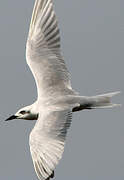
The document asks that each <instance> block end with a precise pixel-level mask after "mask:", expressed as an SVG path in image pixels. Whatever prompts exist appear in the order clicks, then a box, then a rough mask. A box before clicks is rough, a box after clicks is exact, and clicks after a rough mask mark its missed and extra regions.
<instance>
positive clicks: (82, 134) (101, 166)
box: [0, 0, 124, 180]
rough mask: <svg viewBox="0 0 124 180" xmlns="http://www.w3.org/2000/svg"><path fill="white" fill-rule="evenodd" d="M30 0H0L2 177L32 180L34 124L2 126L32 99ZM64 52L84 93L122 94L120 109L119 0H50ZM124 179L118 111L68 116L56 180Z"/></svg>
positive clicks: (122, 22)
mask: <svg viewBox="0 0 124 180" xmlns="http://www.w3.org/2000/svg"><path fill="white" fill-rule="evenodd" d="M33 3H34V1H33V0H21V1H17V0H11V1H10V0H4V1H0V179H1V180H37V177H36V175H35V172H34V169H33V165H32V160H31V156H30V152H29V145H28V137H29V133H30V131H31V129H32V127H33V126H34V122H26V121H23V120H22V121H21V120H20V121H12V122H10V123H9V122H8V123H7V122H4V120H5V119H6V118H8V117H9V116H10V115H11V114H13V113H15V112H16V111H17V110H18V109H20V107H22V106H25V105H29V104H32V102H33V101H35V99H36V87H35V81H34V79H33V76H32V74H31V72H30V70H29V68H28V66H27V65H26V62H25V43H26V38H27V34H28V27H29V22H30V18H31V12H32V8H33ZM55 9H56V13H57V16H58V19H59V26H60V28H61V39H62V51H63V54H64V57H65V60H66V63H67V65H68V69H69V71H70V72H71V78H72V86H73V88H75V89H76V90H78V91H79V92H80V94H82V95H95V94H100V93H105V92H111V91H116V90H121V91H122V92H123V93H122V94H121V95H119V96H118V97H116V98H114V100H115V101H117V102H119V103H122V104H124V103H123V102H124V1H123V0H68V1H67V0H62V1H60V0H55ZM67 179H68V180H78V179H79V180H124V106H122V107H121V108H115V109H104V110H94V111H84V112H79V113H76V114H74V116H73V123H72V126H71V128H70V131H69V133H68V138H67V144H66V148H65V152H64V156H63V159H62V160H61V161H60V163H59V165H58V166H57V169H56V171H55V180H67Z"/></svg>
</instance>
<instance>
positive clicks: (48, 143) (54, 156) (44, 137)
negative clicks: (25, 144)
mask: <svg viewBox="0 0 124 180" xmlns="http://www.w3.org/2000/svg"><path fill="white" fill-rule="evenodd" d="M71 117H72V113H71V111H70V110H69V109H67V110H62V111H51V110H45V111H43V112H41V113H40V114H39V118H38V120H37V122H36V125H35V127H34V129H33V130H32V132H31V134H30V140H29V143H30V151H31V155H32V159H33V164H34V168H35V171H36V173H37V176H38V178H39V180H47V179H49V178H51V177H53V176H54V169H55V167H56V165H57V164H58V161H59V160H60V159H61V157H62V154H63V151H64V145H65V138H66V133H67V130H68V128H69V127H70V124H71Z"/></svg>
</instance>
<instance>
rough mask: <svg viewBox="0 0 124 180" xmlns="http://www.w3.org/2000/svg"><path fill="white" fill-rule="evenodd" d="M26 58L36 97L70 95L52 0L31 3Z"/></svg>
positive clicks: (68, 80)
mask: <svg viewBox="0 0 124 180" xmlns="http://www.w3.org/2000/svg"><path fill="white" fill-rule="evenodd" d="M26 58H27V63H28V65H29V67H30V68H31V71H32V73H33V75H34V78H35V80H36V84H37V89H38V97H41V96H42V97H43V96H45V95H46V96H50V95H51V93H55V92H56V93H57V92H60V93H64V92H65V93H66V91H68V90H69V91H72V88H71V84H70V79H69V73H68V70H67V68H66V65H65V62H64V60H63V57H62V55H61V52H60V34H59V28H58V22H57V18H56V15H55V12H54V10H53V2H52V0H36V1H35V5H34V10H33V14H32V19H31V24H30V29H29V36H28V40H27V46H26Z"/></svg>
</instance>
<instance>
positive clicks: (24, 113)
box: [5, 106, 38, 121]
mask: <svg viewBox="0 0 124 180" xmlns="http://www.w3.org/2000/svg"><path fill="white" fill-rule="evenodd" d="M13 119H24V120H37V119H38V113H36V112H35V111H34V110H33V107H32V106H26V107H24V108H22V109H20V110H19V111H17V112H16V113H15V114H14V115H12V116H10V117H9V118H8V119H6V120H5V121H10V120H13Z"/></svg>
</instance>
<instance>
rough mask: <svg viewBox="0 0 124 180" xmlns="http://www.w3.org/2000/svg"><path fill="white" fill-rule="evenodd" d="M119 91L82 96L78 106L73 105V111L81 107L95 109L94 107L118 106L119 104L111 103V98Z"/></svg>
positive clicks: (81, 108)
mask: <svg viewBox="0 0 124 180" xmlns="http://www.w3.org/2000/svg"><path fill="white" fill-rule="evenodd" d="M119 93H120V92H119V91H118V92H113V93H107V94H102V95H97V96H91V97H86V98H85V97H82V100H81V101H80V106H78V107H74V108H73V112H75V111H81V110H83V109H96V108H111V107H115V106H120V104H113V103H112V102H111V98H112V97H113V96H115V95H117V94H119Z"/></svg>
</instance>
